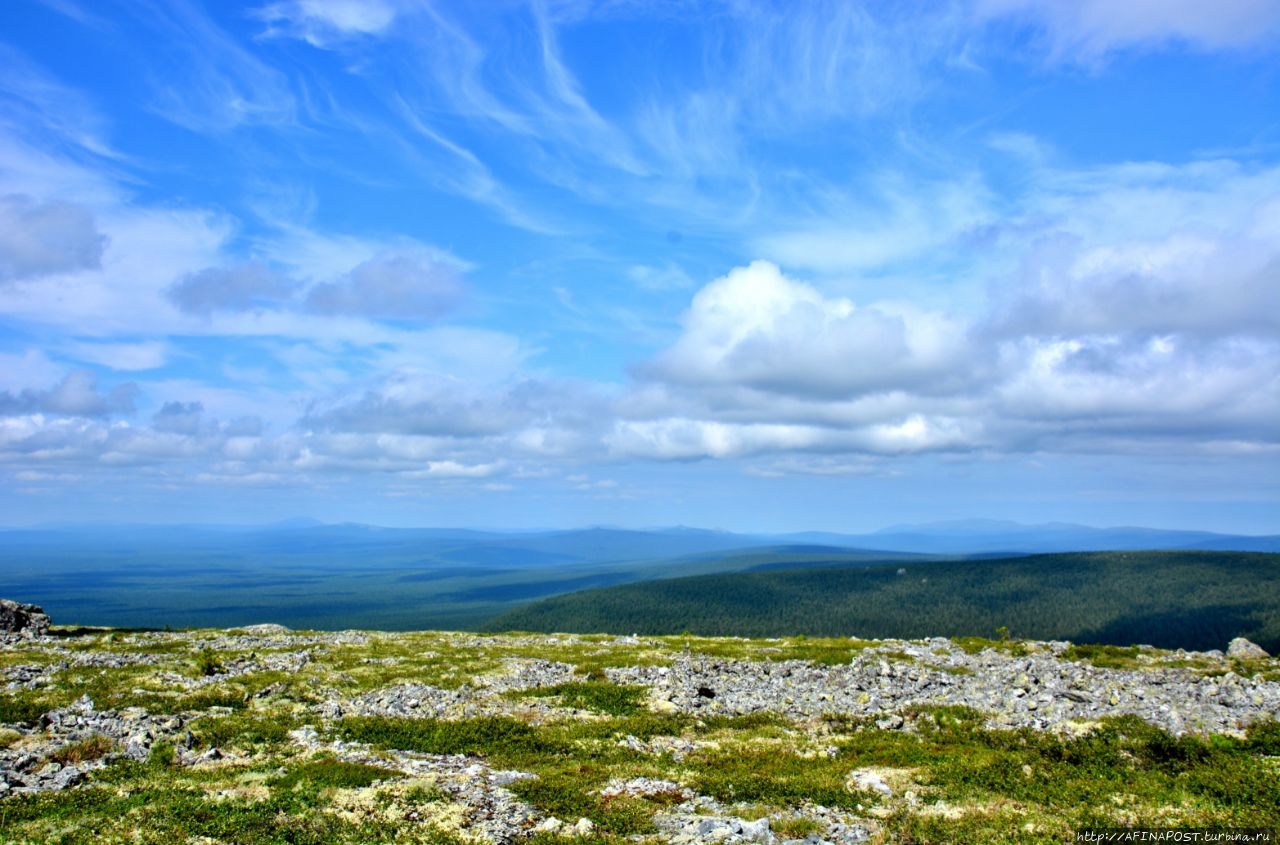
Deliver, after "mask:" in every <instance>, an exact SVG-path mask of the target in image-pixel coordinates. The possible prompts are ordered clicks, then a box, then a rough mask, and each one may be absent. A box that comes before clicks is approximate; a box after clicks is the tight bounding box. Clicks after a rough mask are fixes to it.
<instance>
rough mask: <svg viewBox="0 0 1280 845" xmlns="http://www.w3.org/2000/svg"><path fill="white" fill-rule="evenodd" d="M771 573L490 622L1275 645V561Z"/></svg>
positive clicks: (1082, 556) (1168, 556) (563, 628)
mask: <svg viewBox="0 0 1280 845" xmlns="http://www.w3.org/2000/svg"><path fill="white" fill-rule="evenodd" d="M775 563H785V561H783V560H779V561H775ZM768 566H769V564H767V563H762V564H760V565H759V566H757V571H754V572H742V573H735V574H729V575H706V576H699V577H690V578H678V579H668V580H661V581H650V582H645V583H637V584H628V585H625V586H618V587H612V588H608V589H598V590H589V591H584V592H578V593H571V594H568V595H563V596H557V597H554V598H550V599H546V600H544V601H541V602H537V603H533V604H529V605H526V606H524V607H520V608H517V609H515V610H512V611H510V612H509V613H506V614H503V615H501V616H499V617H497V618H495V619H494V620H492V621H491V622H489V623H488V624H487V625H486V628H488V629H490V630H525V631H544V632H550V631H560V632H574V633H585V632H603V633H618V634H631V633H637V634H673V633H680V632H686V631H687V632H691V633H695V634H702V635H717V636H723V635H736V636H754V637H760V636H783V635H793V634H806V635H811V636H857V637H871V638H882V637H895V638H914V637H930V636H983V637H991V636H993V635H995V632H996V631H997V629H1001V628H1007V630H1008V631H1009V632H1010V633H1011V634H1012V635H1013V636H1016V637H1026V638H1034V639H1044V640H1053V639H1069V640H1073V641H1077V642H1088V643H1107V644H1115V645H1130V644H1134V643H1145V644H1150V645H1155V646H1161V647H1165V648H1187V649H1200V650H1204V649H1213V648H1223V647H1225V646H1226V644H1227V642H1228V641H1229V640H1230V639H1231V638H1233V637H1236V636H1244V637H1248V638H1249V639H1251V640H1253V641H1254V642H1257V643H1259V644H1260V645H1262V646H1263V647H1264V648H1266V649H1267V650H1268V651H1272V652H1274V651H1276V650H1278V649H1280V555H1276V554H1258V553H1239V552H1194V551H1181V552H1090V553H1066V554H1051V555H1034V556H1027V557H1017V558H1003V559H986V560H951V561H935V562H928V563H910V564H886V565H878V566H872V567H866V566H857V567H854V566H839V565H833V566H825V567H821V568H798V569H797V568H786V569H780V570H773V571H770V570H768V569H767V567H768ZM762 569H763V570H764V571H761V570H762Z"/></svg>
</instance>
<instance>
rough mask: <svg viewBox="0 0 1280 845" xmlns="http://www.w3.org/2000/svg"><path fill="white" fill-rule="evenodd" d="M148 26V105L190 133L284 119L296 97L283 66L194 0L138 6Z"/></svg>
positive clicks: (283, 122)
mask: <svg viewBox="0 0 1280 845" xmlns="http://www.w3.org/2000/svg"><path fill="white" fill-rule="evenodd" d="M139 19H140V21H141V23H142V24H143V25H144V26H147V27H149V28H150V29H151V30H152V32H153V33H154V38H153V39H151V40H150V42H149V46H150V48H151V54H149V55H147V56H140V57H139V58H140V59H144V60H146V61H148V62H150V63H152V65H151V66H152V76H153V80H152V92H151V94H152V100H151V105H152V108H153V109H154V110H155V111H156V112H157V113H158V114H160V115H161V116H162V117H164V118H166V119H168V120H170V121H172V122H174V123H176V124H178V125H180V126H183V127H185V128H187V129H190V130H193V131H195V132H225V131H228V130H231V129H234V128H236V127H238V126H242V125H263V124H266V125H288V124H292V123H293V122H294V120H295V118H296V103H295V102H294V96H293V92H292V91H291V89H290V85H289V81H288V79H287V78H286V77H285V75H284V74H283V73H281V72H280V71H278V70H276V69H275V68H273V67H271V66H270V65H268V64H266V63H265V62H263V61H262V60H261V59H259V58H258V57H257V56H255V55H254V54H253V52H251V51H250V50H247V49H246V48H245V47H244V46H242V45H241V44H239V43H238V42H237V40H236V39H235V38H234V37H232V36H231V35H230V34H229V33H227V32H226V31H224V30H223V29H222V28H221V27H220V26H219V25H218V24H217V23H216V22H215V21H214V20H213V19H212V18H211V17H210V16H209V15H208V14H207V13H206V12H205V11H204V9H203V8H201V7H200V6H199V5H198V4H196V3H194V2H192V0H168V2H165V3H162V4H147V5H145V6H142V7H139Z"/></svg>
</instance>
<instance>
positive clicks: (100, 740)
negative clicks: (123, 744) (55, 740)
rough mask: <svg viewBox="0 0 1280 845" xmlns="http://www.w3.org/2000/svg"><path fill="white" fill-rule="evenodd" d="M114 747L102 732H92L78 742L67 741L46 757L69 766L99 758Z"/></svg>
mask: <svg viewBox="0 0 1280 845" xmlns="http://www.w3.org/2000/svg"><path fill="white" fill-rule="evenodd" d="M114 747H115V743H114V742H112V741H111V739H110V738H109V737H105V736H103V735H102V734H94V735H93V736H90V737H86V738H85V739H82V740H80V741H79V742H72V743H68V744H67V745H64V746H62V747H61V748H59V749H56V750H55V751H53V752H51V753H50V754H49V756H48V757H47V758H46V759H48V760H50V761H52V762H54V763H61V764H62V765H64V766H69V765H72V764H75V763H85V762H88V761H89V760H101V759H102V758H103V757H105V756H106V755H107V754H108V753H109V752H110V751H111V749H112V748H114Z"/></svg>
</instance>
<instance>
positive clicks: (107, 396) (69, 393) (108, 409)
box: [0, 370, 140, 417]
mask: <svg viewBox="0 0 1280 845" xmlns="http://www.w3.org/2000/svg"><path fill="white" fill-rule="evenodd" d="M139 392H140V391H139V389H138V386H137V385H136V384H133V383H132V382H130V383H127V384H121V385H117V386H116V387H113V388H112V389H111V390H109V391H107V392H105V393H103V392H101V391H99V390H98V379H97V376H95V375H94V374H93V373H92V372H89V371H87V370H76V371H74V372H71V373H68V374H67V375H66V377H65V378H63V379H62V381H60V382H59V383H58V384H57V385H55V386H54V387H51V388H49V389H48V390H32V389H30V388H28V389H25V390H23V391H21V392H20V393H18V394H17V395H14V394H13V393H10V392H9V391H7V390H6V391H4V392H3V393H0V416H21V415H25V414H56V415H61V416H71V417H106V416H110V415H112V414H127V413H131V412H132V411H133V405H134V400H135V399H136V398H137V396H138V394H139Z"/></svg>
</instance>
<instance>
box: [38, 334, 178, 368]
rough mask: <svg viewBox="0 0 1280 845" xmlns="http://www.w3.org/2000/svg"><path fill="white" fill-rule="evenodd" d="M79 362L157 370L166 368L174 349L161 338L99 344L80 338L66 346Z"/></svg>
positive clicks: (68, 351) (68, 352)
mask: <svg viewBox="0 0 1280 845" xmlns="http://www.w3.org/2000/svg"><path fill="white" fill-rule="evenodd" d="M64 349H65V351H66V354H68V355H70V356H72V357H74V358H75V359H76V360H77V361H86V362H89V363H92V364H99V365H101V366H104V367H110V368H111V369H113V370H154V369H157V368H158V367H163V366H164V365H165V363H166V362H167V361H168V360H169V356H170V354H171V352H172V349H171V348H170V346H169V344H168V343H166V342H165V341H161V340H141V341H134V342H129V341H124V342H120V343H110V342H107V343H97V342H82V341H77V342H73V343H69V344H67V345H66V346H65V347H64Z"/></svg>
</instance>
